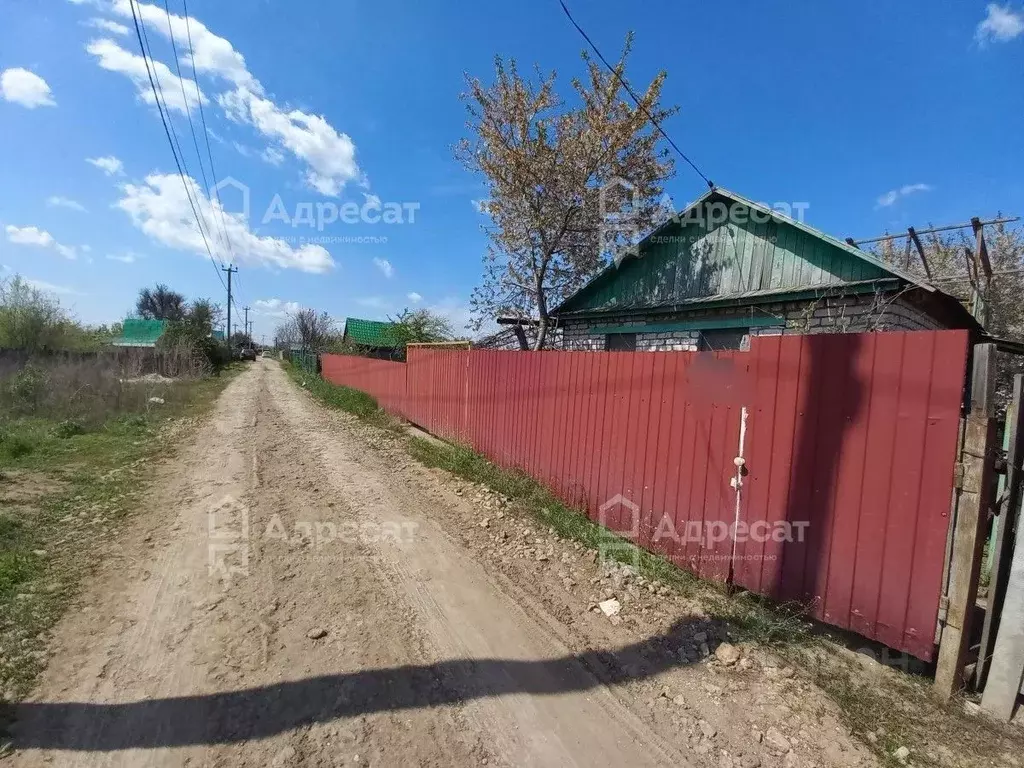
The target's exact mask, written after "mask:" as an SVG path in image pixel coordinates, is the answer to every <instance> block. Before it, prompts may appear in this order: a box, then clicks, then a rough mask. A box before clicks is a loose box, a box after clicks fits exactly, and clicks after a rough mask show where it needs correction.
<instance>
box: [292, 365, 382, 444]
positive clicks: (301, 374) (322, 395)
mask: <svg viewBox="0 0 1024 768" xmlns="http://www.w3.org/2000/svg"><path fill="white" fill-rule="evenodd" d="M282 366H283V367H284V369H285V371H287V373H288V375H289V376H291V377H292V379H294V380H295V381H296V382H298V384H299V386H301V387H302V388H303V389H305V390H306V391H308V392H309V393H310V394H312V395H313V397H315V398H316V399H317V400H320V401H321V402H322V403H323V404H324V405H327V406H329V407H331V408H336V409H337V410H340V411H345V412H346V413H351V414H352V415H353V416H357V417H359V418H360V419H362V420H364V421H368V422H370V423H372V424H374V425H375V426H378V427H382V428H385V429H392V428H393V427H394V426H395V424H396V422H395V419H394V418H392V417H391V416H390V415H389V414H388V413H387V412H386V411H385V410H383V409H382V408H381V407H380V406H379V405H378V404H377V401H376V400H375V399H374V398H373V397H371V396H370V395H368V394H366V393H365V392H362V391H360V390H358V389H352V388H351V387H341V386H337V385H335V384H331V383H330V382H329V381H326V380H324V379H322V378H320V377H319V376H317V375H316V374H314V373H309V372H308V371H306V370H304V369H302V368H301V367H299V366H297V365H293V364H292V363H289V362H284V363H282Z"/></svg>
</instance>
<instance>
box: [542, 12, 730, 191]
mask: <svg viewBox="0 0 1024 768" xmlns="http://www.w3.org/2000/svg"><path fill="white" fill-rule="evenodd" d="M558 4H559V5H561V6H562V11H563V12H564V13H565V16H566V18H567V19H569V22H570V23H571V24H572V25H573V26H574V27H576V31H577V32H579V33H580V35H581V36H582V37H583V39H584V40H586V41H587V44H588V45H589V46H590V47H591V49H593V51H594V53H595V54H597V58H599V59H600V60H601V63H602V64H604V65H605V67H607V68H608V71H609V72H611V73H612V74H613V75H615V79H616V80H618V81H619V82H620V83H621V84H622V87H623V88H625V89H626V93H628V94H629V96H630V98H632V99H633V103H634V104H636V106H637V108H638V109H639V110H640V111H641V112H643V113H644V114H645V115H647V119H648V120H650V121H651V123H652V124H653V125H654V127H655V128H657V129H658V133H660V134H661V135H662V136H663V137H664V138H665V141H667V142H668V143H669V145H670V146H671V147H672V149H674V150H675V151H676V152H677V153H678V155H679V156H680V157H681V158H683V160H685V161H686V164H687V165H689V166H690V167H691V168H693V170H694V172H695V173H696V174H697V175H698V176H700V177H701V178H702V179H704V182H705V183H706V184H707V185H708V188H709V189H714V188H715V184H714V182H713V181H711V179H709V178H708V177H707V176H705V175H704V174H703V172H701V170H700V168H698V167H697V165H696V164H695V163H694V162H693V161H692V160H691V159H690V158H688V157H687V156H686V153H685V152H683V150H681V149H680V148H679V147H678V146H676V143H675V142H674V141H672V137H671V136H669V135H668V134H667V133H665V129H664V128H662V127H661V124H660V123H659V122H658V121H657V120H655V119H654V115H652V114H651V113H650V112H648V111H647V108H646V107H645V106H644V105H643V104H641V103H640V99H639V98H638V97H637V95H636V94H635V93H633V89H632V88H630V87H629V83H627V82H626V80H625V78H623V77H622V76H621V75H620V74H619V72H618V70H617V69H615V68H614V67H613V66H612V65H611V64H609V63H608V59H606V58H605V57H604V56H603V55H601V51H600V50H598V48H597V46H596V45H595V44H594V41H593V40H591V39H590V36H589V35H588V34H587V33H586V32H584V31H583V27H581V26H580V25H579V24H577V23H576V19H574V18H573V17H572V14H571V13H570V12H569V9H568V8H567V7H566V5H565V0H558Z"/></svg>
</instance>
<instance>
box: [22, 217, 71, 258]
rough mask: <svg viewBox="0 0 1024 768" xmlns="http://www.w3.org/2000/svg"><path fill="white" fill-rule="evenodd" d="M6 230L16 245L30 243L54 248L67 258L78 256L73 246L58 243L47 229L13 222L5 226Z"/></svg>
mask: <svg viewBox="0 0 1024 768" xmlns="http://www.w3.org/2000/svg"><path fill="white" fill-rule="evenodd" d="M4 231H5V232H6V233H7V239H8V241H10V242H12V243H14V244H15V245H29V246H33V247H36V248H47V249H52V250H54V251H56V252H57V253H59V254H60V255H61V256H63V257H64V258H65V259H74V258H77V257H78V254H77V253H76V251H75V249H74V248H73V247H71V246H69V245H63V244H61V243H58V242H57V241H56V240H55V239H54V237H53V235H51V234H50V233H49V232H47V231H46V230H45V229H39V227H16V226H14V225H13V224H8V225H7V226H6V227H4Z"/></svg>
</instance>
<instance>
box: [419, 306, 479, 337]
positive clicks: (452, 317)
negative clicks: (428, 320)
mask: <svg viewBox="0 0 1024 768" xmlns="http://www.w3.org/2000/svg"><path fill="white" fill-rule="evenodd" d="M427 309H429V310H430V311H431V312H433V313H434V314H436V315H441V316H442V317H446V318H448V321H449V322H450V323H451V324H452V329H453V330H454V331H455V333H456V334H457V335H459V336H465V335H468V334H469V333H470V329H469V327H468V326H469V321H470V320H471V319H472V317H473V314H472V311H471V310H470V308H469V305H468V304H466V303H464V302H462V301H459V300H458V299H454V298H445V299H441V301H439V302H437V303H436V304H432V305H431V306H429V307H427Z"/></svg>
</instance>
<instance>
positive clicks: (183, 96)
mask: <svg viewBox="0 0 1024 768" xmlns="http://www.w3.org/2000/svg"><path fill="white" fill-rule="evenodd" d="M164 12H165V15H166V16H167V36H168V37H169V38H170V39H171V52H172V53H173V54H174V69H175V70H176V71H177V73H178V84H179V85H180V86H181V100H182V102H183V104H184V107H185V117H186V118H188V127H189V130H190V131H191V132H192V146H194V147H195V150H196V159H198V160H199V175H200V176H202V177H203V188H204V189H209V188H210V182H209V181H207V179H206V170H205V169H204V168H203V156H202V154H201V153H200V152H199V139H198V137H197V136H196V127H195V125H194V124H193V122H192V112H191V110H190V109H189V108H188V94H186V93H185V78H183V77H182V76H181V62H180V61H178V44H177V43H176V42H175V41H174V29H173V27H172V26H171V8H170V5H169V3H168V0H164ZM193 83H195V86H196V97H197V99H198V101H199V103H200V104H202V102H203V96H202V93H201V92H200V91H199V81H198V80H196V79H194V78H193ZM178 151H179V152H180V151H181V145H180V144H179V145H178ZM184 156H185V155H184V153H182V158H184ZM185 170H186V171H187V170H188V166H187V165H186V166H185Z"/></svg>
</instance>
